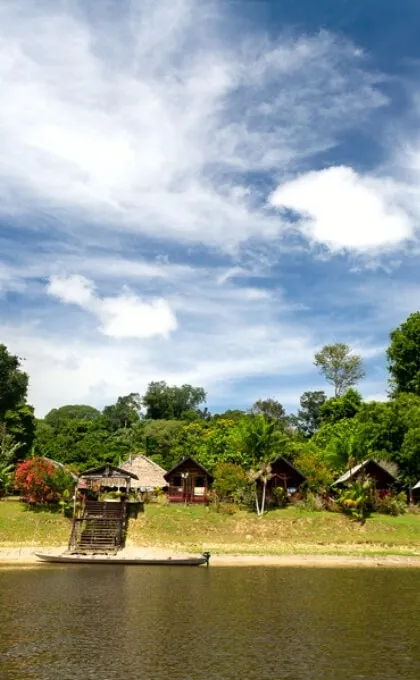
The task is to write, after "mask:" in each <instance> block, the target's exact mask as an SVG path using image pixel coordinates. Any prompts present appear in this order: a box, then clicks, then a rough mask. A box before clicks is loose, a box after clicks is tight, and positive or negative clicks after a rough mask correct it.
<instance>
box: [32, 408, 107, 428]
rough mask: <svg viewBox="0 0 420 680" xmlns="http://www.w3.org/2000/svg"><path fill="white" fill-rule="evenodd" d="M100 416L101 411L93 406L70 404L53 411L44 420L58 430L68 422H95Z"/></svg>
mask: <svg viewBox="0 0 420 680" xmlns="http://www.w3.org/2000/svg"><path fill="white" fill-rule="evenodd" d="M100 415H101V413H100V411H98V409H96V408H94V407H93V406H88V405H87V404H68V405H66V406H60V407H59V408H53V409H51V411H49V412H48V413H47V415H46V416H45V418H44V420H45V422H46V423H48V425H51V427H54V428H58V427H60V425H62V424H63V423H64V422H65V421H66V420H95V418H99V416H100Z"/></svg>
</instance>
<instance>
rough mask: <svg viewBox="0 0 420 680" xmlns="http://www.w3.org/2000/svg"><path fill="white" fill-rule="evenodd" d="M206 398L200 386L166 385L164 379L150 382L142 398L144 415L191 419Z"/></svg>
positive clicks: (163, 418) (151, 417) (158, 417)
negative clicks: (144, 409)
mask: <svg viewBox="0 0 420 680" xmlns="http://www.w3.org/2000/svg"><path fill="white" fill-rule="evenodd" d="M206 399H207V395H206V392H205V390H204V389H203V388H202V387H193V386H192V385H181V386H180V387H178V386H176V385H172V386H171V385H167V384H166V382H165V381H164V380H161V381H159V382H151V383H149V386H148V388H147V391H146V394H145V395H144V397H143V399H142V403H143V406H145V407H146V417H147V418H150V419H152V420H173V419H176V420H182V419H186V420H191V419H192V415H193V414H194V413H196V414H198V415H200V414H201V413H202V412H200V411H199V409H198V407H199V406H200V404H203V403H204V402H205V401H206Z"/></svg>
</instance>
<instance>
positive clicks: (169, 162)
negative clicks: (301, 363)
mask: <svg viewBox="0 0 420 680" xmlns="http://www.w3.org/2000/svg"><path fill="white" fill-rule="evenodd" d="M99 14H100V15H101V16H93V17H92V16H91V17H89V16H88V14H87V13H84V11H83V7H82V6H81V5H80V6H79V5H77V4H76V3H74V4H73V3H65V4H61V5H57V3H53V2H49V1H48V0H41V2H39V3H37V4H36V5H35V4H34V3H33V2H31V1H30V0H14V1H13V2H6V3H2V7H1V16H0V19H1V25H2V33H3V47H2V52H1V57H0V60H1V61H0V65H1V66H0V68H1V77H2V100H3V105H2V111H1V119H0V120H1V122H0V130H1V132H2V136H1V140H2V141H1V146H0V153H1V155H2V157H3V158H7V163H6V164H2V166H1V169H0V179H1V184H0V186H1V189H0V195H1V198H2V210H3V211H8V212H9V213H12V214H14V215H16V214H19V213H21V214H23V215H25V214H27V213H28V211H33V210H35V209H37V208H38V209H42V210H47V211H49V212H50V213H52V214H55V215H56V216H57V217H58V218H59V222H58V223H57V225H56V226H57V228H60V229H67V230H69V229H70V230H75V229H77V225H78V223H79V222H82V223H83V225H84V224H85V222H86V219H88V220H90V222H91V232H92V230H93V224H96V226H97V229H99V228H100V229H101V230H103V229H116V230H124V229H129V230H132V231H134V232H138V233H142V234H148V235H152V236H155V237H156V236H157V237H159V238H163V237H167V238H173V239H177V240H180V239H181V240H184V241H198V242H202V243H206V244H211V245H217V246H218V247H223V248H229V247H232V246H234V245H235V244H237V243H238V242H241V241H244V240H246V239H247V238H249V237H252V236H257V237H258V238H262V237H267V238H269V237H272V236H275V235H278V234H279V232H280V231H281V230H282V229H284V220H282V219H281V217H280V216H278V215H273V213H272V211H270V210H268V209H266V208H265V207H264V206H265V199H266V195H265V193H264V191H262V192H261V189H257V188H256V187H255V185H254V183H253V182H252V181H251V180H250V178H249V173H255V172H259V173H261V172H263V173H266V174H267V175H268V176H270V175H272V179H273V180H274V179H275V177H278V175H279V173H280V174H283V175H284V174H285V173H286V175H287V174H288V173H291V172H294V171H295V170H296V168H298V167H299V165H300V164H301V163H302V162H304V160H305V159H307V158H308V157H310V156H311V155H313V154H314V153H317V152H320V151H323V150H326V149H328V148H330V147H331V146H334V144H335V143H336V142H337V139H338V136H339V134H340V133H341V132H342V131H343V130H344V129H347V128H349V127H351V126H354V125H356V124H357V123H360V122H361V121H362V120H363V119H365V118H366V116H367V115H368V114H369V111H371V110H373V109H375V108H376V107H378V106H381V105H383V104H384V103H385V98H384V97H383V96H382V95H381V94H380V92H379V90H378V89H377V87H376V84H377V83H376V81H377V78H375V77H373V76H372V75H370V74H369V73H368V72H367V71H366V70H364V68H363V57H362V56H361V55H360V51H358V50H357V49H356V48H354V47H353V46H352V45H351V44H350V43H347V42H345V41H344V40H336V39H334V38H333V37H332V36H330V35H329V34H327V33H325V32H324V33H320V34H317V35H313V36H297V37H294V38H290V37H285V36H281V37H280V38H279V39H278V40H269V39H268V38H267V36H266V35H265V34H264V33H263V32H258V31H256V30H253V31H252V33H249V32H248V33H247V32H246V31H245V30H244V31H241V30H240V29H239V30H238V29H237V27H236V25H235V21H234V18H233V17H232V16H230V15H229V13H228V8H227V6H226V5H224V3H218V2H201V1H200V2H198V0H178V1H175V2H174V0H158V1H156V2H144V1H143V2H133V3H130V8H129V9H127V6H123V5H122V4H121V3H113V2H111V3H107V4H106V5H102V6H101V8H100V11H99Z"/></svg>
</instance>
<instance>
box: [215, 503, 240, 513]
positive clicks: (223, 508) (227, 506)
mask: <svg viewBox="0 0 420 680" xmlns="http://www.w3.org/2000/svg"><path fill="white" fill-rule="evenodd" d="M216 512H220V514H221V515H234V514H235V512H236V506H235V505H234V504H233V503H218V504H217V506H216Z"/></svg>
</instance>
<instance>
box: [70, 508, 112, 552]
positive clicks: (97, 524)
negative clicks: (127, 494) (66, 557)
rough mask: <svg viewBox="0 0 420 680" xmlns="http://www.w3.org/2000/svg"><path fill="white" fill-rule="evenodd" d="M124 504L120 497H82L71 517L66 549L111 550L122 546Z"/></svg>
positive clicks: (75, 550)
mask: <svg viewBox="0 0 420 680" xmlns="http://www.w3.org/2000/svg"><path fill="white" fill-rule="evenodd" d="M125 529H126V508H125V503H124V502H123V501H121V502H117V503H110V502H108V503H106V502H105V503H102V502H100V501H85V503H84V506H83V508H82V512H81V515H80V516H79V517H74V518H73V526H72V531H71V534H70V539H69V545H68V552H70V553H72V554H84V555H86V554H95V553H98V554H113V553H116V552H117V551H118V550H119V549H120V548H122V547H123V542H124V535H125Z"/></svg>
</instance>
